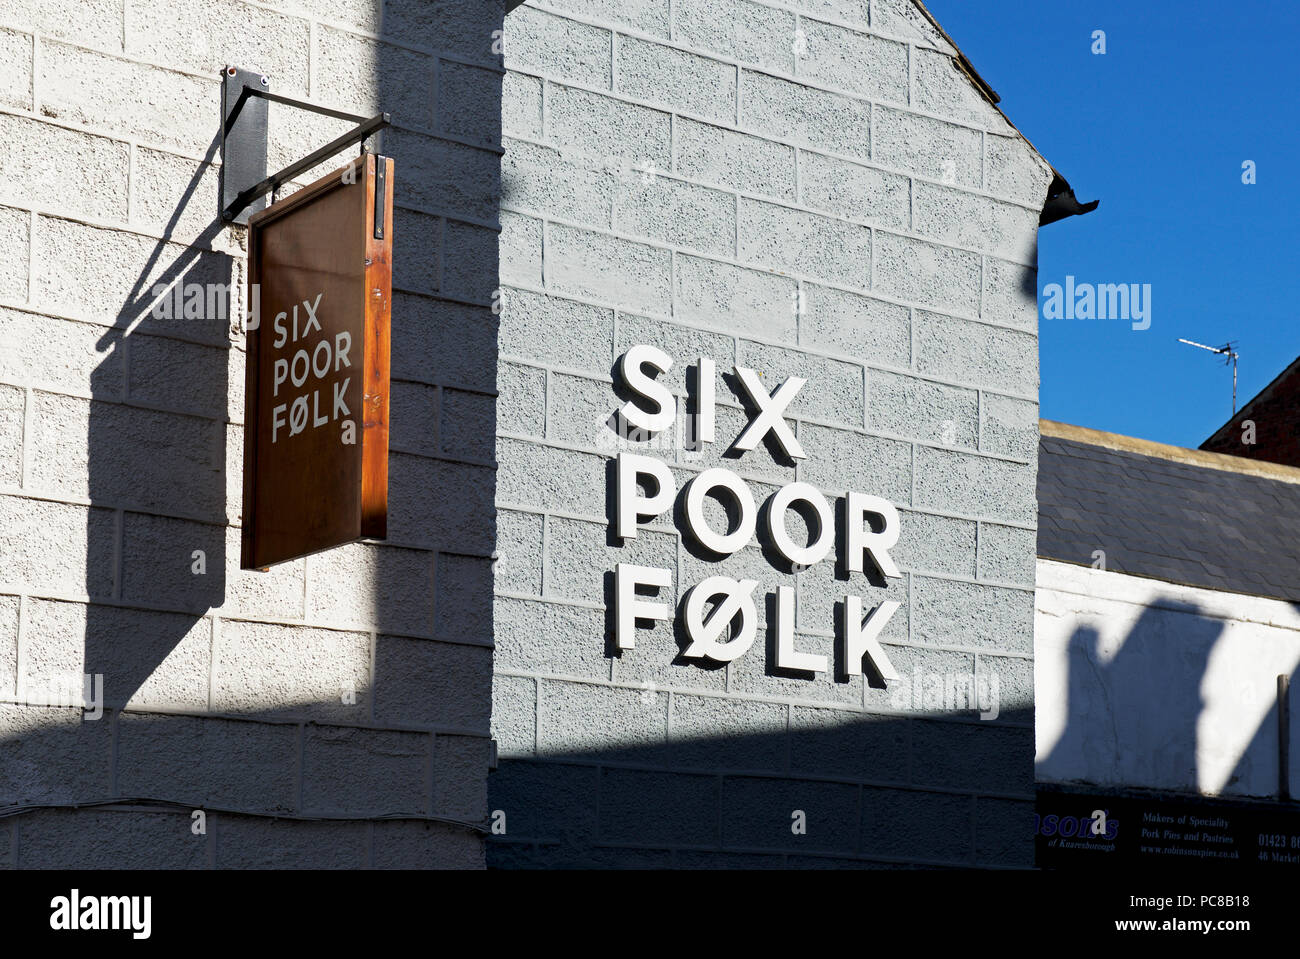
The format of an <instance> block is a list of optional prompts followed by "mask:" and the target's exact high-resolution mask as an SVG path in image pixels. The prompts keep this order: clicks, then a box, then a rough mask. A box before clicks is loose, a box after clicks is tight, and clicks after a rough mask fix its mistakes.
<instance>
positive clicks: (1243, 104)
mask: <svg viewBox="0 0 1300 959" xmlns="http://www.w3.org/2000/svg"><path fill="white" fill-rule="evenodd" d="M926 5H927V6H928V7H929V9H930V11H931V12H932V13H933V14H934V15H935V17H936V18H937V19H938V21H939V22H940V23H941V24H943V26H944V29H945V30H947V31H948V33H949V35H950V36H951V37H952V38H953V39H954V40H955V41H956V42H957V44H958V45H959V46H960V47H961V49H962V51H963V52H964V53H965V54H966V56H967V57H968V58H969V59H970V61H971V62H972V63H973V64H974V65H975V68H976V69H977V70H978V71H979V72H980V75H981V76H983V77H984V79H985V80H986V81H988V83H989V84H990V85H991V86H992V87H993V89H995V90H996V91H997V92H998V94H999V95H1000V96H1001V97H1002V102H1001V104H1000V105H1001V107H1002V108H1003V110H1004V111H1005V112H1006V114H1007V116H1008V117H1010V119H1011V121H1012V122H1013V123H1015V124H1016V126H1017V127H1018V128H1019V129H1020V131H1021V132H1022V133H1024V134H1025V136H1027V137H1028V138H1029V140H1030V142H1032V143H1033V144H1034V146H1036V147H1037V148H1038V150H1039V152H1041V153H1042V154H1043V156H1045V157H1046V158H1047V159H1048V161H1050V162H1051V163H1052V164H1053V165H1054V166H1055V167H1056V168H1057V169H1058V170H1060V171H1061V173H1062V174H1064V176H1065V177H1066V179H1068V180H1069V181H1070V185H1071V186H1073V187H1074V189H1075V192H1076V193H1077V195H1078V197H1079V199H1080V200H1083V201H1087V200H1093V199H1100V200H1101V206H1100V207H1099V208H1098V209H1097V210H1096V211H1094V212H1093V213H1090V214H1087V215H1086V216H1082V217H1070V218H1068V219H1065V220H1061V221H1059V222H1057V223H1055V224H1052V225H1050V226H1046V227H1044V228H1043V229H1042V230H1041V231H1040V233H1039V273H1038V286H1039V290H1040V294H1041V291H1042V289H1043V287H1044V286H1046V285H1047V284H1049V283H1053V282H1057V283H1063V282H1064V280H1065V276H1066V275H1067V274H1073V275H1074V276H1075V278H1076V280H1077V281H1079V282H1091V283H1149V284H1151V297H1152V311H1151V326H1150V328H1149V329H1147V330H1133V329H1132V328H1131V324H1130V323H1127V322H1125V321H1123V320H1062V319H1058V320H1046V319H1042V308H1041V303H1042V298H1041V295H1040V310H1039V316H1040V322H1039V336H1040V339H1039V355H1040V360H1041V367H1042V386H1041V391H1040V397H1041V403H1042V409H1041V413H1042V416H1044V417H1045V418H1047V419H1053V420H1061V421H1064V422H1067V423H1075V424H1078V425H1081V426H1090V427H1093V428H1096V429H1103V430H1110V431H1113V432H1117V433H1124V434H1127V435H1130V436H1139V437H1143V438H1145V439H1151V440H1157V441H1160V442H1163V443H1173V444H1176V445H1179V446H1192V447H1194V446H1197V445H1199V444H1200V442H1201V441H1202V440H1204V439H1205V438H1206V437H1207V436H1209V434H1210V433H1212V432H1213V431H1214V430H1215V429H1216V428H1217V427H1218V426H1219V425H1220V424H1222V423H1223V422H1224V421H1225V420H1227V419H1228V417H1229V416H1230V415H1231V412H1232V372H1231V368H1230V367H1227V366H1224V365H1223V362H1222V358H1220V357H1217V356H1215V355H1213V354H1211V353H1207V352H1205V351H1203V350H1198V349H1195V348H1193V347H1190V346H1184V345H1183V344H1181V343H1179V342H1177V338H1178V337H1180V336H1181V337H1186V338H1187V339H1191V340H1197V341H1199V342H1201V343H1209V344H1213V345H1221V344H1223V343H1224V342H1225V341H1227V340H1234V341H1236V342H1237V349H1238V350H1239V352H1240V353H1241V360H1240V366H1239V376H1240V382H1239V386H1238V395H1239V397H1240V399H1241V401H1242V402H1244V401H1245V400H1246V399H1249V398H1250V397H1252V396H1254V395H1255V393H1257V392H1258V391H1259V390H1260V389H1262V388H1263V387H1264V386H1266V385H1267V384H1268V382H1269V381H1270V380H1271V379H1272V378H1273V377H1274V376H1276V375H1277V374H1278V373H1279V372H1281V370H1282V369H1283V368H1285V367H1286V365H1287V364H1288V363H1290V362H1291V361H1292V360H1293V359H1295V358H1296V357H1297V356H1300V311H1298V310H1297V308H1296V297H1295V295H1294V290H1295V288H1296V285H1297V283H1298V282H1300V262H1298V260H1300V255H1298V254H1300V241H1297V239H1296V231H1297V229H1300V217H1298V215H1300V179H1298V177H1300V171H1297V169H1296V164H1297V158H1300V122H1298V121H1300V69H1298V68H1297V55H1296V52H1295V37H1296V35H1297V34H1300V5H1295V4H1290V3H1282V4H1278V3H1269V2H1259V0H1241V2H1238V3H1234V4H1229V5H1224V4H1222V3H1213V4H1212V3H1208V2H1201V0H1194V2H1180V3H1174V2H1170V0H1153V2H1149V3H1131V2H1130V3H1119V2H1112V0H1105V2H1097V0H1093V2H1087V3H1083V2H1062V0H1052V2H1048V3H1034V4H1026V3H1025V2H1024V0H982V2H978V3H976V2H974V0H927V4H926ZM1094 30H1104V31H1105V33H1106V53H1105V54H1104V55H1095V54H1093V53H1092V52H1091V47H1092V43H1093V41H1092V33H1093V31H1094ZM1246 160H1253V161H1254V162H1255V165H1256V180H1257V182H1256V183H1255V184H1254V185H1253V186H1247V185H1244V184H1243V183H1242V180H1241V177H1242V163H1243V162H1244V161H1246Z"/></svg>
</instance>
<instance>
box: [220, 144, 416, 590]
mask: <svg viewBox="0 0 1300 959" xmlns="http://www.w3.org/2000/svg"><path fill="white" fill-rule="evenodd" d="M392 187H393V160H392V158H390V157H382V156H377V155H376V154H373V153H367V154H363V155H362V156H360V157H359V158H357V159H356V160H354V161H353V162H352V163H350V164H348V165H347V166H345V167H343V168H341V169H339V170H336V171H334V172H333V173H331V174H329V175H328V176H325V177H322V178H321V179H319V180H317V181H316V182H315V183H313V184H311V185H310V186H307V187H304V188H303V189H301V190H299V191H298V192H297V193H294V194H293V195H292V196H290V197H288V198H286V199H284V200H282V201H280V202H278V203H275V204H272V205H271V206H270V207H268V208H267V209H265V210H262V211H260V212H258V213H256V214H254V215H253V216H252V217H250V219H249V222H248V284H249V287H248V294H249V295H248V302H249V303H250V304H253V309H254V311H255V313H254V315H255V317H256V320H255V321H251V322H250V323H249V328H248V331H247V341H246V342H247V366H246V369H245V377H244V413H245V419H244V502H243V520H242V540H241V555H240V565H241V567H242V568H244V569H265V568H267V567H269V566H272V565H274V564H276V563H283V562H287V561H289V560H293V559H297V558H299V557H302V556H307V555H310V554H311V553H316V552H320V551H321V550H325V549H331V548H333V547H335V546H340V545H342V544H344V543H349V542H354V541H356V540H358V539H383V538H385V537H386V536H387V533H388V407H389V354H390V329H389V324H390V320H391V310H392V275H393V270H392V250H393V240H392V222H393V189H392ZM313 292H315V299H314V304H313V298H312V294H313ZM300 307H301V308H300ZM313 330H314V331H315V333H316V334H317V335H316V337H315V339H309V337H311V336H312V333H313ZM300 341H301V342H300ZM303 344H305V345H303ZM308 348H310V352H309V351H308ZM322 356H324V370H323V371H322V370H321V367H320V364H319V363H318V361H319V360H320V359H321V357H322ZM299 361H302V362H299ZM300 369H301V372H302V376H301V380H300V378H299V375H298V374H299V371H300ZM291 371H292V372H291ZM349 377H351V379H350V380H349V379H348V378H349ZM295 389H297V390H305V392H300V393H299V394H298V395H297V396H293V391H294V390H295ZM323 412H324V415H322V413H323ZM349 424H350V426H349ZM349 435H350V436H351V440H352V441H351V442H348V438H349Z"/></svg>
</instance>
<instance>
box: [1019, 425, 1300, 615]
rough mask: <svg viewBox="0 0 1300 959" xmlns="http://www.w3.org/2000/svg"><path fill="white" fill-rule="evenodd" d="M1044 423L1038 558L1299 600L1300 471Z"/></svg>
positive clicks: (1040, 450) (1204, 586) (1041, 440)
mask: <svg viewBox="0 0 1300 959" xmlns="http://www.w3.org/2000/svg"><path fill="white" fill-rule="evenodd" d="M1041 425H1042V428H1043V429H1042V437H1041V439H1040V441H1039V453H1038V555H1039V556H1040V557H1042V558H1044V559H1054V560H1060V561H1062V562H1066V563H1075V564H1078V565H1082V566H1089V565H1092V563H1093V555H1092V554H1093V551H1094V550H1099V549H1100V550H1104V551H1105V554H1106V560H1105V561H1106V569H1108V570H1112V571H1116V572H1123V573H1130V574H1133V575H1138V576H1147V577H1152V578H1155V579H1161V580H1164V581H1166V582H1172V583H1182V584H1185V585H1189V586H1200V587H1203V588H1207V589H1217V590H1226V591H1228V592H1236V593H1249V594H1251V595H1255V596H1267V597H1272V598H1276V599H1285V600H1290V601H1296V602H1300V470H1295V469H1291V468H1288V467H1277V466H1272V464H1267V466H1269V467H1271V471H1272V473H1273V474H1274V475H1272V476H1270V475H1261V471H1260V464H1258V463H1257V462H1256V461H1253V460H1246V459H1240V458H1238V457H1233V456H1225V455H1222V454H1215V453H1202V452H1200V451H1195V450H1180V449H1178V448H1176V447H1162V446H1160V444H1155V443H1145V442H1144V441H1141V440H1129V442H1128V443H1127V444H1120V445H1127V446H1131V447H1133V449H1124V448H1120V449H1116V448H1110V445H1102V443H1104V442H1106V439H1105V438H1108V437H1112V436H1113V434H1107V433H1095V432H1094V431H1090V430H1082V429H1079V428H1076V427H1061V426H1060V425H1059V424H1051V423H1048V422H1046V421H1044V422H1043V423H1042V424H1041ZM1062 432H1065V433H1068V434H1069V435H1067V436H1062V435H1059V434H1060V433H1062ZM1053 433H1056V434H1058V435H1051V434H1053ZM1088 434H1092V435H1093V436H1095V437H1096V438H1097V440H1098V441H1097V442H1085V441H1084V440H1086V439H1089V438H1090V437H1089V436H1088ZM1114 439H1116V440H1127V439H1128V438H1126V437H1114ZM1143 448H1146V449H1150V450H1152V451H1153V452H1151V453H1147V452H1141V451H1139V450H1142V449H1143ZM1163 451H1171V455H1162V453H1163ZM1179 460H1183V461H1179ZM1187 460H1191V461H1192V462H1188V461H1187ZM1238 464H1241V465H1240V467H1239V466H1238ZM1293 474H1294V475H1293ZM1278 477H1281V478H1278Z"/></svg>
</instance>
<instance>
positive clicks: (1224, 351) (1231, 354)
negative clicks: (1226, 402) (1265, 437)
mask: <svg viewBox="0 0 1300 959" xmlns="http://www.w3.org/2000/svg"><path fill="white" fill-rule="evenodd" d="M1178 342H1179V343H1186V344H1187V345H1188V346H1199V347H1200V348H1201V349H1203V350H1209V351H1210V352H1211V353H1218V354H1220V355H1222V356H1224V357H1225V359H1224V361H1223V362H1224V363H1225V364H1226V363H1231V364H1232V415H1233V416H1236V415H1237V359H1238V357H1239V356H1240V355H1241V354H1239V353H1238V352H1237V350H1236V348H1235V347H1236V345H1237V344H1236V343H1234V342H1233V341H1232V340H1229V341H1228V342H1227V343H1224V344H1223V345H1222V346H1206V345H1205V344H1204V343H1197V342H1195V341H1194V340H1185V339H1183V338H1182V337H1181V336H1180V337H1179V338H1178Z"/></svg>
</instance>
